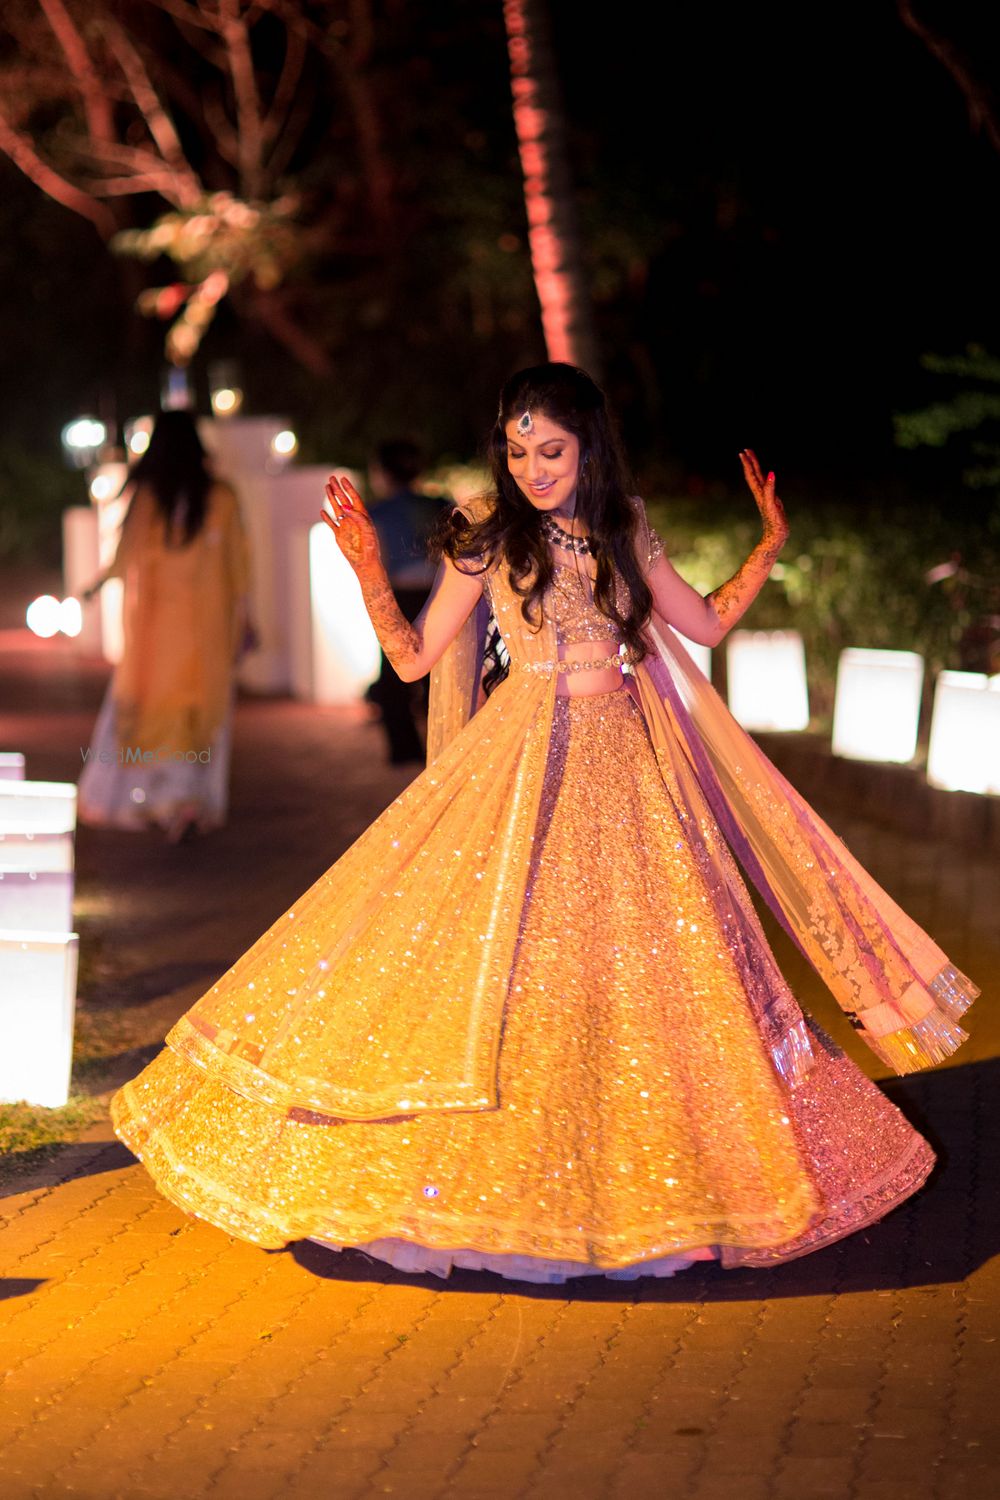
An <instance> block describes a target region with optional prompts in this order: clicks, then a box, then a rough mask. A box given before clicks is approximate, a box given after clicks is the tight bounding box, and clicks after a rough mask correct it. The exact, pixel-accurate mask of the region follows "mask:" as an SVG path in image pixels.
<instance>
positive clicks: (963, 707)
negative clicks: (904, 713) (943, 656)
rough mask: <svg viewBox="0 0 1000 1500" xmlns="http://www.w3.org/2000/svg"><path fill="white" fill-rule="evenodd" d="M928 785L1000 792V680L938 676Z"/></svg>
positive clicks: (965, 675) (951, 674) (955, 674)
mask: <svg viewBox="0 0 1000 1500" xmlns="http://www.w3.org/2000/svg"><path fill="white" fill-rule="evenodd" d="M927 780H928V781H929V782H931V783H932V785H934V786H940V787H944V788H945V789H946V790H947V791H951V792H1000V677H992V678H990V677H986V676H985V675H984V674H983V673H982V672H942V673H941V675H940V676H939V677H938V680H937V682H936V684H935V687H934V712H933V714H932V717H931V738H930V745H929V747H928V751H927Z"/></svg>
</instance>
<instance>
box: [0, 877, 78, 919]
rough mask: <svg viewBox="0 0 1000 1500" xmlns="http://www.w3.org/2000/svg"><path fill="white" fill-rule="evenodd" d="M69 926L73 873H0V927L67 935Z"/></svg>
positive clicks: (71, 912) (71, 911) (71, 907)
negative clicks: (64, 933) (65, 933)
mask: <svg viewBox="0 0 1000 1500" xmlns="http://www.w3.org/2000/svg"><path fill="white" fill-rule="evenodd" d="M72 926H73V873H72V871H70V870H28V869H21V870H4V869H0V927H6V928H10V929H11V930H15V929H16V930H17V931H20V930H21V929H24V930H25V931H29V932H31V931H34V932H68V931H69V930H70V928H71V927H72Z"/></svg>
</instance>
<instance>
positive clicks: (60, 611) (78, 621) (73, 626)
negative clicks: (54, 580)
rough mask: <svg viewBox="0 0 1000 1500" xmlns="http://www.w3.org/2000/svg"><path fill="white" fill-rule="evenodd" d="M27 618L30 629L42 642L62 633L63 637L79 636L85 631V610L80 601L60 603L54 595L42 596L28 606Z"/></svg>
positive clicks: (72, 600)
mask: <svg viewBox="0 0 1000 1500" xmlns="http://www.w3.org/2000/svg"><path fill="white" fill-rule="evenodd" d="M25 618H26V620H27V623H28V629H29V630H31V631H33V632H34V634H35V635H37V636H40V637H41V638H42V640H48V639H49V638H50V637H51V636H53V635H58V634H59V632H60V631H61V632H62V634H63V635H69V636H74V635H79V634H80V631H81V630H82V629H83V610H82V609H81V608H80V601H79V599H63V600H62V601H60V600H59V599H56V598H55V597H54V596H53V595H52V594H42V595H40V597H39V598H37V599H33V600H32V601H31V603H30V604H29V605H28V608H27V612H26V615H25Z"/></svg>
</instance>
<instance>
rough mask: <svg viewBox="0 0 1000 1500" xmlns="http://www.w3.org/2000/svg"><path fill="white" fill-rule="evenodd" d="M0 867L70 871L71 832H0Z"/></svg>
mask: <svg viewBox="0 0 1000 1500" xmlns="http://www.w3.org/2000/svg"><path fill="white" fill-rule="evenodd" d="M0 870H35V871H37V872H38V873H39V874H41V873H42V871H54V872H60V871H67V870H68V871H69V872H70V873H72V871H73V835H72V834H71V833H24V832H21V833H0Z"/></svg>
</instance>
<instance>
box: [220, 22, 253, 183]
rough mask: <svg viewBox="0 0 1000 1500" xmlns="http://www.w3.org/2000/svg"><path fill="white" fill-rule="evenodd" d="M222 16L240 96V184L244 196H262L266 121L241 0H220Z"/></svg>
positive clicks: (228, 50)
mask: <svg viewBox="0 0 1000 1500" xmlns="http://www.w3.org/2000/svg"><path fill="white" fill-rule="evenodd" d="M219 17H220V26H219V30H220V32H221V35H222V41H223V44H224V45H225V48H226V54H227V57H228V61H229V74H230V77H231V79H232V83H233V93H234V95H235V97H236V119H237V140H238V143H239V170H240V178H241V182H240V188H241V191H242V195H243V197H244V198H259V197H260V193H261V165H262V158H263V145H264V142H263V122H262V120H261V110H260V94H259V92H258V90H257V75H256V73H255V72H254V66H253V56H252V54H251V51H250V37H249V34H248V32H247V25H246V21H245V19H244V17H243V16H242V14H241V10H240V0H219Z"/></svg>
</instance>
